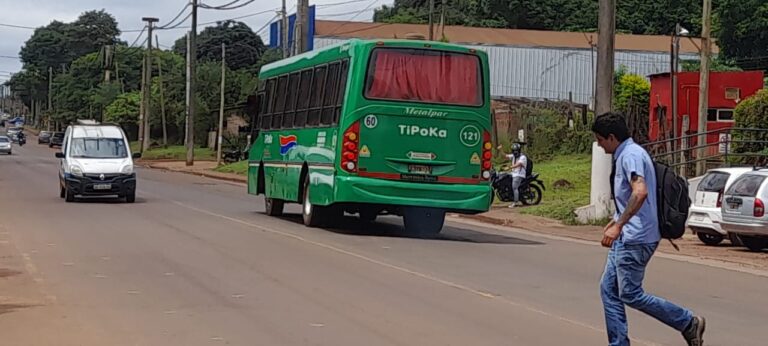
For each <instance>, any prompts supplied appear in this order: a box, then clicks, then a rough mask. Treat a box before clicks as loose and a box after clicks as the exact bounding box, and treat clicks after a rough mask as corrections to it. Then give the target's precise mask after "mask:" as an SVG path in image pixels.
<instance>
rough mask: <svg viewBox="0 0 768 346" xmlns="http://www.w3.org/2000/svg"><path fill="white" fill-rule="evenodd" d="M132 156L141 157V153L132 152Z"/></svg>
mask: <svg viewBox="0 0 768 346" xmlns="http://www.w3.org/2000/svg"><path fill="white" fill-rule="evenodd" d="M133 158H134V159H139V158H141V153H133Z"/></svg>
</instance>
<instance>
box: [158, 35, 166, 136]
mask: <svg viewBox="0 0 768 346" xmlns="http://www.w3.org/2000/svg"><path fill="white" fill-rule="evenodd" d="M155 41H157V42H158V44H159V43H160V39H159V38H158V37H155ZM156 58H157V73H158V77H160V116H161V121H162V123H163V148H166V147H168V125H167V123H166V121H165V92H164V90H163V89H165V86H164V85H163V64H162V59H160V57H159V56H157V57H156Z"/></svg>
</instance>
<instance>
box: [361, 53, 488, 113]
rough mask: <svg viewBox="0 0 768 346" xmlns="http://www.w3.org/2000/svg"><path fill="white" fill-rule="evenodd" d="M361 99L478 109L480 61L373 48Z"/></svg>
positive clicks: (458, 55)
mask: <svg viewBox="0 0 768 346" xmlns="http://www.w3.org/2000/svg"><path fill="white" fill-rule="evenodd" d="M365 97H366V98H369V99H381V100H396V101H412V102H424V103H440V104H453V105H462V106H481V105H482V104H483V88H482V83H481V74H480V59H479V58H478V57H477V56H474V55H470V54H461V53H452V52H445V51H434V50H426V49H400V48H377V49H375V50H374V51H373V55H372V57H371V62H370V66H369V67H368V76H367V80H366V86H365Z"/></svg>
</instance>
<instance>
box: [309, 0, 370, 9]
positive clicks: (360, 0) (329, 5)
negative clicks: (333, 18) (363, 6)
mask: <svg viewBox="0 0 768 346" xmlns="http://www.w3.org/2000/svg"><path fill="white" fill-rule="evenodd" d="M364 1H368V0H351V1H343V2H335V3H330V4H322V5H315V6H316V7H318V8H328V7H334V6H339V5H347V4H355V3H358V2H364Z"/></svg>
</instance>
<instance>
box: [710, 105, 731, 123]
mask: <svg viewBox="0 0 768 346" xmlns="http://www.w3.org/2000/svg"><path fill="white" fill-rule="evenodd" d="M707 121H733V109H718V108H710V109H708V110H707Z"/></svg>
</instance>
